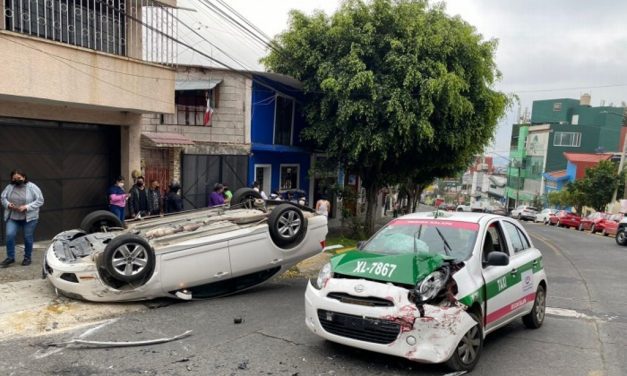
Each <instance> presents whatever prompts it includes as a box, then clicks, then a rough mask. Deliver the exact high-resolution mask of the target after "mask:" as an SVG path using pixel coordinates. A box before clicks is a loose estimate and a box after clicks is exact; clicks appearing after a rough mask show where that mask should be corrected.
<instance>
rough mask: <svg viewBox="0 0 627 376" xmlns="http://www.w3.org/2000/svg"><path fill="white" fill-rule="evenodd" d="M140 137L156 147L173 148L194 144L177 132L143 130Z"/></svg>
mask: <svg viewBox="0 0 627 376" xmlns="http://www.w3.org/2000/svg"><path fill="white" fill-rule="evenodd" d="M142 139H143V141H146V142H147V143H148V144H150V145H151V146H153V147H158V148H163V147H166V148H167V147H170V148H175V147H184V146H187V145H194V141H192V140H191V139H189V138H187V137H185V136H183V135H182V134H178V133H166V132H143V133H142Z"/></svg>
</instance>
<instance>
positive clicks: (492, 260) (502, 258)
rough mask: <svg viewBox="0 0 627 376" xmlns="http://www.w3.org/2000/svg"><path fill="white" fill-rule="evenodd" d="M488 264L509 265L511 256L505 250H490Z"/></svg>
mask: <svg viewBox="0 0 627 376" xmlns="http://www.w3.org/2000/svg"><path fill="white" fill-rule="evenodd" d="M486 265H493V266H507V265H509V256H508V255H506V254H505V253H503V252H490V253H488V259H487V260H486Z"/></svg>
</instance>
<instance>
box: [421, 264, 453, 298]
mask: <svg viewBox="0 0 627 376" xmlns="http://www.w3.org/2000/svg"><path fill="white" fill-rule="evenodd" d="M448 277H449V273H448V270H447V269H440V270H436V271H435V272H433V273H431V274H429V275H428V276H427V277H426V278H425V279H423V280H422V282H420V283H419V284H418V285H416V297H417V298H418V300H419V301H420V302H426V301H429V300H431V299H433V298H435V297H436V296H438V294H439V293H440V291H442V289H443V288H444V286H446V282H447V281H448Z"/></svg>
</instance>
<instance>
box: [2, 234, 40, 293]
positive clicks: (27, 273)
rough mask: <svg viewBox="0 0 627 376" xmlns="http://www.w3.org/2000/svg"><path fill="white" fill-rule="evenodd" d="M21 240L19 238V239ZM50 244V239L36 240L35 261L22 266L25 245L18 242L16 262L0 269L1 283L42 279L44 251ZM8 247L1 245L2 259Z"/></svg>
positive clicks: (33, 258)
mask: <svg viewBox="0 0 627 376" xmlns="http://www.w3.org/2000/svg"><path fill="white" fill-rule="evenodd" d="M18 240H19V239H18ZM48 245H50V240H45V241H40V242H36V243H35V245H34V247H33V256H32V260H33V263H32V264H30V265H29V266H22V259H23V258H24V246H23V245H21V244H18V245H17V246H16V247H15V256H16V258H15V264H13V265H11V266H9V267H8V268H5V269H0V284H3V283H7V282H15V281H25V280H31V279H41V269H42V267H43V265H42V263H43V260H44V252H45V250H46V249H47V248H48ZM6 252H7V250H6V247H5V246H1V247H0V259H2V260H4V258H5V257H6Z"/></svg>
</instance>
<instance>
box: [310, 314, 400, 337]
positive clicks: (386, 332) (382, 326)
mask: <svg viewBox="0 0 627 376" xmlns="http://www.w3.org/2000/svg"><path fill="white" fill-rule="evenodd" d="M318 320H320V324H321V325H322V328H323V329H324V330H326V331H327V332H329V333H331V334H335V335H338V336H342V337H347V338H352V339H356V340H360V341H365V342H372V343H378V344H389V343H392V342H394V341H395V340H396V339H397V338H398V335H399V334H400V332H401V326H400V325H399V324H397V323H395V322H393V321H390V320H381V319H374V318H368V317H366V318H364V317H361V316H355V315H348V314H345V313H339V312H332V311H326V310H323V309H319V310H318Z"/></svg>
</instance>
